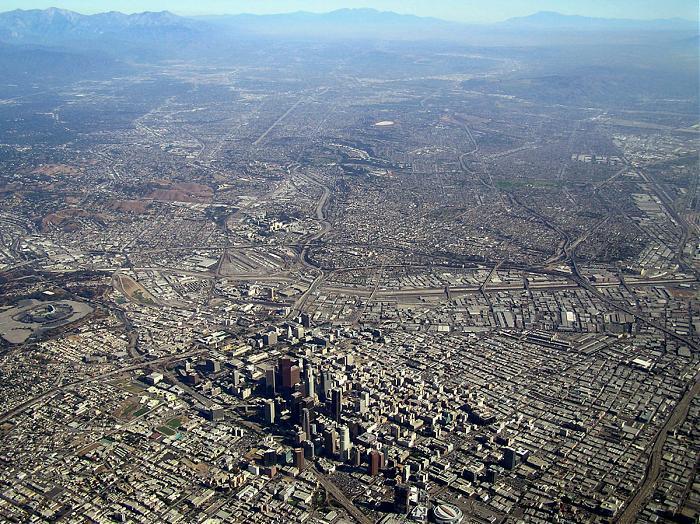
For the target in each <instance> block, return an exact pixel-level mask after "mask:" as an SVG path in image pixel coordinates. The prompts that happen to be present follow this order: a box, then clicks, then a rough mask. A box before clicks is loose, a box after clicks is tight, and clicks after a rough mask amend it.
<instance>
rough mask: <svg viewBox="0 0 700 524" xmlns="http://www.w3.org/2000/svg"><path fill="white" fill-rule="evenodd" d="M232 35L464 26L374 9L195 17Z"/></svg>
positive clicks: (396, 35)
mask: <svg viewBox="0 0 700 524" xmlns="http://www.w3.org/2000/svg"><path fill="white" fill-rule="evenodd" d="M198 19H199V20H203V21H206V22H208V23H210V24H212V25H215V26H217V27H220V28H226V29H228V30H229V31H234V32H235V33H236V34H238V35H241V34H256V35H266V36H273V35H278V36H299V37H307V38H320V39H324V40H325V39H329V38H339V37H353V38H357V37H371V38H374V39H399V40H409V39H421V38H426V37H431V38H445V37H453V36H454V35H455V34H457V35H458V34H459V33H460V32H461V31H464V29H465V27H467V26H465V25H463V24H458V23H455V22H448V21H446V20H440V19H438V18H429V17H420V16H414V15H404V14H398V13H394V12H391V11H377V10H375V9H338V10H336V11H331V12H328V13H309V12H306V11H298V12H294V13H284V14H273V15H250V14H242V15H222V16H205V17H199V18H198Z"/></svg>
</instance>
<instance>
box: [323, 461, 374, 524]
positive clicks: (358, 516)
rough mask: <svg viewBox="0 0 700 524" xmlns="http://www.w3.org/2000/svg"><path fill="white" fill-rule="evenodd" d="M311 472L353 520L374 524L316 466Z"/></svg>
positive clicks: (361, 523)
mask: <svg viewBox="0 0 700 524" xmlns="http://www.w3.org/2000/svg"><path fill="white" fill-rule="evenodd" d="M310 471H311V472H312V473H313V474H314V476H315V477H316V478H317V479H318V482H319V483H320V484H321V486H323V489H325V490H326V491H327V492H328V493H329V494H330V495H331V496H332V497H333V498H334V499H335V500H337V501H338V502H339V503H340V505H341V506H343V508H345V511H347V512H348V513H349V514H350V515H351V516H352V518H354V519H355V520H356V521H357V522H359V523H360V524H373V522H372V520H371V519H370V518H368V517H367V515H365V514H364V513H362V512H361V511H360V510H359V509H358V508H357V506H355V504H353V503H352V500H350V499H349V498H348V497H346V496H345V493H343V492H342V491H341V489H340V488H339V487H338V486H336V485H335V484H333V482H332V481H331V480H330V479H329V478H328V477H326V476H325V475H324V474H323V473H321V472H320V471H319V470H318V469H317V468H316V466H315V465H314V466H313V467H311V468H310Z"/></svg>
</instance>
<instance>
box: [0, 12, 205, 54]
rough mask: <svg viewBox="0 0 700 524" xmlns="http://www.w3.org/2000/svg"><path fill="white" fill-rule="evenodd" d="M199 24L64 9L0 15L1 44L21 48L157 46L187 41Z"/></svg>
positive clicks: (154, 15) (144, 15)
mask: <svg viewBox="0 0 700 524" xmlns="http://www.w3.org/2000/svg"><path fill="white" fill-rule="evenodd" d="M202 33H203V27H201V24H199V23H197V22H195V21H194V20H190V19H187V18H183V17H179V16H176V15H174V14H172V13H170V12H167V11H163V12H159V13H151V12H146V13H138V14H132V15H125V14H123V13H117V12H109V13H100V14H96V15H82V14H79V13H75V12H73V11H66V10H64V9H56V8H50V9H46V10H39V9H32V10H22V9H17V10H15V11H8V12H5V13H0V41H4V42H8V43H20V44H27V43H31V44H46V45H57V44H69V43H71V42H76V41H85V40H90V41H103V42H104V41H127V42H129V41H131V42H156V41H159V40H160V41H176V40H182V39H190V38H194V37H197V36H199V35H200V34H202Z"/></svg>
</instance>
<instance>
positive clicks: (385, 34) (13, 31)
mask: <svg viewBox="0 0 700 524" xmlns="http://www.w3.org/2000/svg"><path fill="white" fill-rule="evenodd" d="M557 31H560V32H563V31H567V32H568V31H583V32H590V31H617V32H620V31H622V32H625V31H627V32H629V31H685V32H697V23H696V22H693V21H689V20H682V19H664V20H643V21H640V20H624V19H605V18H590V17H583V16H570V15H562V14H559V13H554V12H540V13H535V14H533V15H530V16H526V17H519V18H511V19H509V20H506V21H504V22H500V23H497V24H490V25H474V24H472V25H469V24H461V23H456V22H449V21H445V20H440V19H437V18H426V17H418V16H413V15H403V14H397V13H393V12H383V11H376V10H374V9H340V10H336V11H331V12H329V13H321V14H318V13H309V12H296V13H286V14H278V15H248V14H242V15H222V16H204V17H196V18H186V17H181V16H177V15H175V14H173V13H170V12H167V11H163V12H144V13H138V14H131V15H126V14H123V13H118V12H107V13H100V14H95V15H82V14H79V13H75V12H72V11H67V10H63V9H56V8H50V9H46V10H37V9H34V10H19V9H18V10H14V11H8V12H4V13H0V41H2V42H5V43H11V44H43V45H71V44H75V43H79V42H84V41H102V42H105V41H109V42H141V43H146V42H157V43H158V44H159V45H161V46H163V45H165V44H168V43H178V44H183V43H186V42H192V41H196V40H198V39H207V38H212V37H213V36H214V37H219V38H231V37H233V38H236V37H240V36H250V35H262V36H271V35H278V36H297V37H299V36H305V37H308V38H324V39H327V38H329V35H332V37H334V38H339V37H368V36H371V37H374V38H376V39H403V40H410V39H421V38H428V37H429V38H441V39H447V40H454V39H459V38H461V37H464V36H467V35H468V34H474V33H476V34H483V33H493V32H502V33H512V32H557Z"/></svg>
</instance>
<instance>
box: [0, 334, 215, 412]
mask: <svg viewBox="0 0 700 524" xmlns="http://www.w3.org/2000/svg"><path fill="white" fill-rule="evenodd" d="M204 351H206V350H205V349H204V348H197V349H195V350H192V351H187V352H185V353H179V354H177V355H168V356H167V357H161V358H157V359H153V360H144V361H142V362H139V363H136V364H131V365H129V366H125V367H123V368H119V369H115V370H112V371H108V372H107V373H101V374H99V375H95V376H94V377H88V378H85V379H82V380H76V381H75V382H70V383H68V384H63V385H61V386H56V387H54V388H51V389H49V390H48V391H46V392H44V393H42V394H41V395H37V396H35V397H32V398H30V399H29V400H26V401H25V402H22V403H21V404H20V405H18V406H15V407H14V408H12V409H10V410H8V411H6V412H5V413H3V414H2V415H0V424H4V423H5V422H7V421H8V420H10V419H12V418H14V417H16V416H17V415H20V414H21V413H24V412H25V411H26V410H28V409H29V408H30V407H32V406H33V405H35V404H37V403H39V402H41V401H42V400H46V399H48V398H50V397H51V396H52V395H54V394H55V393H58V392H59V391H63V390H65V389H69V388H73V387H75V386H82V385H84V384H89V383H91V382H98V381H100V380H105V379H108V378H111V377H116V376H119V375H121V374H123V373H126V372H128V371H134V370H137V369H142V368H144V367H146V366H153V365H157V364H166V363H168V362H171V361H173V360H182V359H184V358H188V357H191V356H194V355H199V354H200V353H203V352H204Z"/></svg>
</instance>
